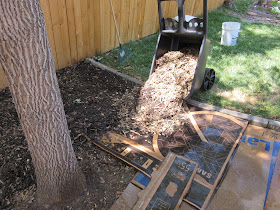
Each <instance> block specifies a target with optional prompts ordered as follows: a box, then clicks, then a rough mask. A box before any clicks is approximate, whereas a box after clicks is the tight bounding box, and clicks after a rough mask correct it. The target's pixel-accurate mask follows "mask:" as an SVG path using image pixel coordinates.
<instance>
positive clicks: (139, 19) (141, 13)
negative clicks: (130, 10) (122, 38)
mask: <svg viewBox="0 0 280 210" xmlns="http://www.w3.org/2000/svg"><path fill="white" fill-rule="evenodd" d="M146 1H147V0H142V1H139V2H138V3H139V5H138V8H139V9H138V11H137V23H138V26H139V28H138V33H137V39H140V38H142V37H143V36H142V31H143V28H144V25H143V19H144V14H145V8H146V7H145V6H146Z"/></svg>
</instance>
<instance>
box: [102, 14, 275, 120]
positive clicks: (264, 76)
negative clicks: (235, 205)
mask: <svg viewBox="0 0 280 210" xmlns="http://www.w3.org/2000/svg"><path fill="white" fill-rule="evenodd" d="M225 21H238V22H241V30H240V33H239V37H238V44H237V45H236V46H222V45H221V44H220V40H221V33H222V30H221V26H222V23H223V22H225ZM208 38H209V39H210V40H211V42H212V51H211V53H210V55H209V57H208V60H207V67H209V68H213V69H215V71H216V82H215V85H214V87H213V89H211V90H210V91H207V92H202V91H199V92H198V93H196V94H195V95H193V98H195V99H197V100H199V101H202V102H206V103H209V104H213V105H216V106H221V107H224V108H230V109H233V110H237V111H241V112H245V113H249V114H253V115H257V116H260V117H264V118H269V119H274V120H280V26H276V25H272V24H261V23H246V22H242V21H241V20H240V19H239V18H237V17H234V16H232V15H229V14H227V13H223V12H221V11H219V10H214V11H212V12H210V13H209V27H208ZM156 41H157V35H152V36H150V37H148V38H144V39H142V40H140V41H136V42H131V43H129V44H128V46H129V48H130V49H131V50H132V51H133V53H134V54H133V56H132V57H131V58H130V59H129V60H128V62H127V63H126V64H125V65H123V66H119V65H118V64H117V58H116V55H117V50H113V51H111V52H109V53H106V54H103V55H102V58H103V59H102V62H103V63H105V64H106V65H109V66H111V67H113V68H115V69H118V70H119V71H122V72H124V73H126V74H130V75H132V76H134V77H136V78H138V79H140V78H141V79H142V80H146V79H147V78H148V75H149V69H150V66H151V62H152V58H153V55H154V51H155V47H156Z"/></svg>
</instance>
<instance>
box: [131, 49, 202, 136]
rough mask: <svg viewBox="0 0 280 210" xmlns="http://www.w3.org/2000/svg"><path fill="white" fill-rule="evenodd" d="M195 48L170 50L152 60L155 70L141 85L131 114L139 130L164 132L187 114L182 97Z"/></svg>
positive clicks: (187, 87)
mask: <svg viewBox="0 0 280 210" xmlns="http://www.w3.org/2000/svg"><path fill="white" fill-rule="evenodd" d="M198 54H199V50H198V49H194V48H187V49H182V50H180V51H170V52H167V53H165V54H164V55H163V56H162V57H160V58H159V59H158V60H157V61H156V70H155V72H154V73H153V74H152V75H151V76H150V78H149V79H148V80H147V81H146V83H145V85H144V86H143V87H142V89H141V91H140V95H139V99H138V105H137V107H136V115H135V117H134V120H135V124H136V125H137V126H139V127H140V129H141V130H142V131H146V132H153V133H158V132H159V133H162V134H168V133H172V132H173V131H174V129H175V128H178V127H179V126H180V125H181V124H182V123H184V121H183V119H186V118H187V114H186V112H185V110H184V108H183V106H182V105H183V99H184V98H186V97H187V96H188V95H189V93H190V90H191V86H192V82H193V78H194V74H195V69H196V65H197V60H198Z"/></svg>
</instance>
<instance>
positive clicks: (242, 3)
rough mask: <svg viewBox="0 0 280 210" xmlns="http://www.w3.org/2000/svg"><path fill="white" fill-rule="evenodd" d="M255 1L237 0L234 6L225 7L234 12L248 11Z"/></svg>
mask: <svg viewBox="0 0 280 210" xmlns="http://www.w3.org/2000/svg"><path fill="white" fill-rule="evenodd" d="M253 3H254V1H253V0H235V1H234V3H233V6H232V7H226V6H224V7H225V8H226V9H228V10H232V11H234V12H240V13H246V12H248V7H249V6H250V5H252V4H253Z"/></svg>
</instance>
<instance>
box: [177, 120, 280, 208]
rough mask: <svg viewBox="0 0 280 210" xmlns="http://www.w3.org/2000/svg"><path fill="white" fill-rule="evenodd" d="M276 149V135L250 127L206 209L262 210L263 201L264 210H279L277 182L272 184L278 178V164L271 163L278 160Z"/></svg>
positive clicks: (279, 186) (279, 144)
mask: <svg viewBox="0 0 280 210" xmlns="http://www.w3.org/2000/svg"><path fill="white" fill-rule="evenodd" d="M279 147H280V133H279V132H275V131H273V130H269V129H265V128H261V127H258V126H253V125H249V126H248V128H247V129H246V131H245V133H244V136H243V137H242V140H241V144H240V146H239V148H238V151H237V153H236V155H235V156H234V158H233V161H232V164H231V166H230V168H229V170H228V172H227V174H226V176H225V178H224V180H223V182H222V184H221V186H220V187H219V189H218V190H217V192H216V193H215V195H214V197H213V199H212V200H211V202H210V204H209V206H208V208H207V209H211V210H212V209H224V208H228V209H242V210H243V209H248V208H250V209H254V210H255V209H256V210H262V209H263V208H264V203H265V201H266V206H265V209H278V208H279V207H280V200H279V197H280V190H279V189H280V182H279V181H276V183H275V179H276V180H277V178H278V177H279V174H280V169H279V167H280V166H279V163H278V164H277V163H276V164H274V163H275V161H276V158H277V156H278V159H279ZM278 162H279V160H278ZM274 166H275V168H274ZM277 167H278V172H277ZM273 171H274V173H273V178H272V172H273ZM271 178H272V181H271V184H270V180H271ZM269 184H270V187H269ZM269 188H270V189H269ZM268 189H269V191H268ZM267 194H268V197H267V199H266V196H267ZM190 209H194V208H193V207H191V206H190V205H189V204H186V203H183V204H182V205H181V210H190Z"/></svg>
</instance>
